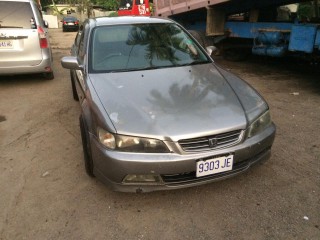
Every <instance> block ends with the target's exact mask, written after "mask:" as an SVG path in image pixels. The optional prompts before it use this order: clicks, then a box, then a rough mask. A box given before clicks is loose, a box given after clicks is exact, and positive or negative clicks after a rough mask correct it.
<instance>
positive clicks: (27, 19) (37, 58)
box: [0, 0, 54, 79]
mask: <svg viewBox="0 0 320 240" xmlns="http://www.w3.org/2000/svg"><path fill="white" fill-rule="evenodd" d="M28 73H42V74H43V76H44V77H45V78H47V79H53V78H54V75H53V70H52V54H51V48H50V43H49V35H48V29H47V25H46V24H45V22H44V21H43V19H42V15H41V12H40V10H39V8H38V6H37V5H36V3H35V2H34V1H33V0H0V75H12V74H13V75H14V74H28Z"/></svg>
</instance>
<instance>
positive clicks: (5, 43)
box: [0, 40, 13, 49]
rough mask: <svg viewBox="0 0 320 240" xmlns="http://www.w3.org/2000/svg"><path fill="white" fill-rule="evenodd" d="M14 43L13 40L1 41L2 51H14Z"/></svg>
mask: <svg viewBox="0 0 320 240" xmlns="http://www.w3.org/2000/svg"><path fill="white" fill-rule="evenodd" d="M12 48H13V41H12V40H0V49H12Z"/></svg>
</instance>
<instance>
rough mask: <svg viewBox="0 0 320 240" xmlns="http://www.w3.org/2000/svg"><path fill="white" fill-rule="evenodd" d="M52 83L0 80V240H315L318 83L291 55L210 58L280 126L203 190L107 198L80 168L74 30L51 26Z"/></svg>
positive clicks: (319, 171)
mask: <svg viewBox="0 0 320 240" xmlns="http://www.w3.org/2000/svg"><path fill="white" fill-rule="evenodd" d="M50 34H51V42H52V46H53V53H54V61H55V62H54V70H55V79H54V80H43V79H41V78H40V77H38V76H15V77H1V78H0V97H1V101H0V153H1V154H0V193H1V194H0V209H1V210H0V239H1V240H4V239H5V240H7V239H8V240H11V239H182V240H184V239H199V240H200V239H218V240H219V239H237V240H238V239H246V240H247V239H254V240H256V239H314V240H317V239H320V227H319V226H320V200H319V199H320V136H319V135H320V78H319V73H316V72H315V70H314V69H309V67H308V65H306V64H300V63H298V62H297V61H289V60H288V59H280V60H275V59H264V58H251V59H249V60H248V61H246V62H240V63H239V62H238V63H234V62H226V61H224V60H222V59H220V58H217V60H216V61H217V62H218V63H219V64H220V65H222V66H224V67H226V68H227V69H230V70H231V71H232V72H234V73H236V74H237V75H239V76H241V77H242V78H244V79H245V80H246V81H248V82H249V83H250V84H251V85H253V86H254V87H255V88H256V89H257V90H258V91H259V92H260V93H261V94H262V95H263V96H264V97H265V99H266V100H267V101H268V103H269V105H270V109H271V113H272V117H273V121H274V122H275V124H276V125H277V135H276V140H275V142H274V146H273V149H272V157H271V158H270V160H268V161H267V162H265V163H264V164H263V165H260V166H257V167H255V168H252V169H251V170H249V171H248V172H246V173H245V174H242V175H240V176H237V177H235V178H231V179H228V180H225V181H220V182H216V183H212V184H208V185H203V186H200V187H194V188H188V189H183V190H175V191H163V192H154V193H148V194H126V193H117V192H112V191H111V190H110V189H108V188H107V187H106V186H104V185H103V184H102V183H100V182H99V181H97V180H95V179H91V178H89V177H88V176H87V175H86V174H85V171H84V163H83V157H82V147H81V139H80V131H79V126H78V116H79V113H80V107H79V106H78V103H77V102H75V101H73V99H72V94H71V85H70V80H69V72H68V71H67V70H65V69H63V68H62V67H61V66H60V58H61V57H62V56H64V55H68V54H69V48H70V46H71V43H72V41H73V39H74V36H75V33H62V31H61V30H50Z"/></svg>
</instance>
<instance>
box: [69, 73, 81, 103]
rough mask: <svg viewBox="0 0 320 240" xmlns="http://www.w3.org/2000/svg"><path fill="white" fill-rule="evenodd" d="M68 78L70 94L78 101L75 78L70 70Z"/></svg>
mask: <svg viewBox="0 0 320 240" xmlns="http://www.w3.org/2000/svg"><path fill="white" fill-rule="evenodd" d="M70 79H71V88H72V96H73V99H74V100H75V101H79V96H78V93H77V89H76V83H75V79H74V77H73V74H72V72H71V71H70Z"/></svg>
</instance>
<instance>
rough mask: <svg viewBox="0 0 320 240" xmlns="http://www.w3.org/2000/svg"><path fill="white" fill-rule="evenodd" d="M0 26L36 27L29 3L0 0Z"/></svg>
mask: <svg viewBox="0 0 320 240" xmlns="http://www.w3.org/2000/svg"><path fill="white" fill-rule="evenodd" d="M0 28H24V29H31V28H33V29H35V28H37V27H36V20H35V19H34V15H33V12H32V9H31V5H30V3H29V2H11V1H4V2H2V1H0Z"/></svg>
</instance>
